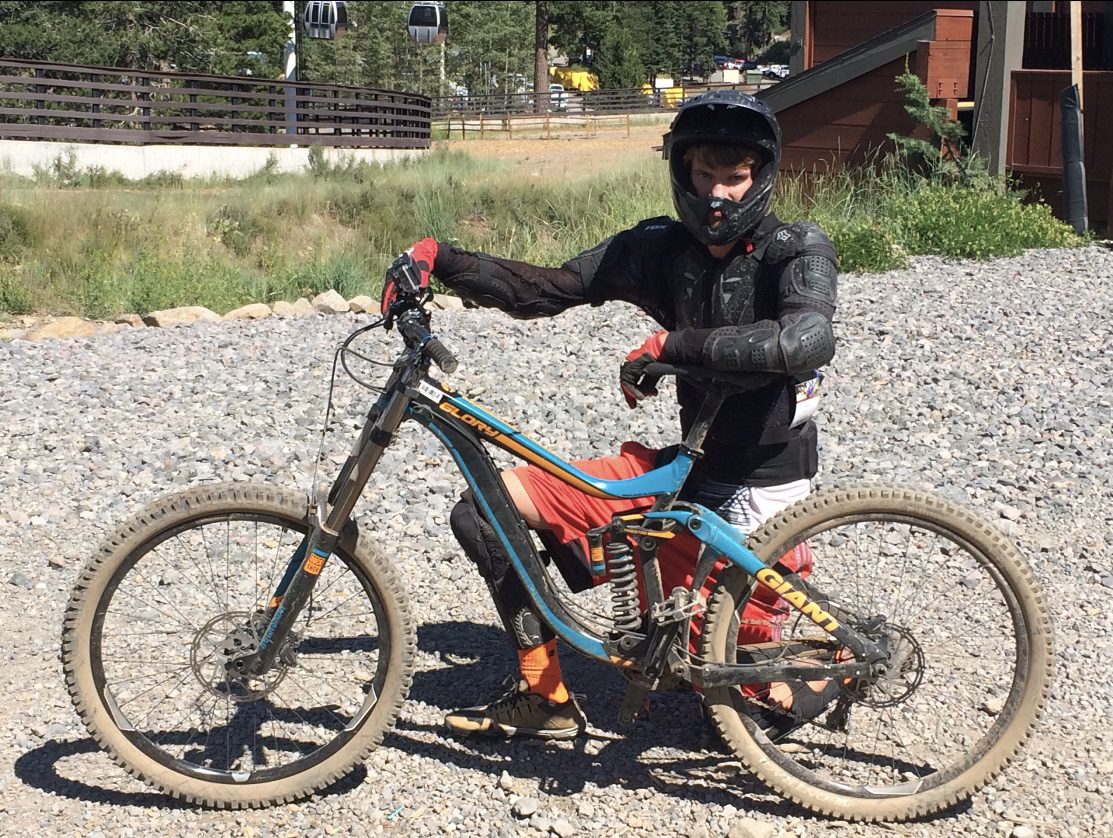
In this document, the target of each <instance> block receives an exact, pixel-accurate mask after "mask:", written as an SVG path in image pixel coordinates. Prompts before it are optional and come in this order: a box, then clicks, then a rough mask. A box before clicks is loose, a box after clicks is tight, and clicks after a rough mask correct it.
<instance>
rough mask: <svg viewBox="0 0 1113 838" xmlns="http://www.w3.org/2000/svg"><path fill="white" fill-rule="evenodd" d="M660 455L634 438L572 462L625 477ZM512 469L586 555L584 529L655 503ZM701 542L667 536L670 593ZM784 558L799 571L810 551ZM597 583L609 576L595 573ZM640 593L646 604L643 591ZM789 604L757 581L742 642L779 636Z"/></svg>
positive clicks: (695, 631)
mask: <svg viewBox="0 0 1113 838" xmlns="http://www.w3.org/2000/svg"><path fill="white" fill-rule="evenodd" d="M656 459H657V451H655V450H653V449H651V448H646V447H645V446H644V445H640V444H638V443H636V442H625V443H623V444H622V446H621V448H620V449H619V454H618V456H616V457H602V458H599V459H595V460H578V461H576V462H574V463H572V465H574V466H575V467H576V468H578V469H579V470H580V471H582V472H584V473H585V474H590V475H591V476H593V477H599V478H602V479H605V480H625V479H627V478H630V477H637V476H638V475H641V474H645V473H646V472H647V471H651V470H652V469H653V468H654V466H655V464H656ZM514 474H515V475H516V476H517V477H518V479H519V480H520V481H521V482H522V486H523V488H524V489H525V491H526V494H528V495H529V498H530V500H531V501H533V504H534V506H536V507H537V512H538V514H539V516H540V517H541V520H542V521H544V522H545V523H546V524H548V526H549V528H550V529H551V530H552V531H553V534H554V536H556V538H557V540H558V541H560V543H561V544H569V543H571V542H574V541H580V542H581V546H582V548H583V549H582V552H581V555H584V556H586V555H588V550H587V542H586V538H585V534H586V533H587V531H588V530H592V529H595V528H596V527H601V526H603V525H604V524H606V523H607V522H609V521H610V520H611V518H613V517H614V516H616V515H622V514H625V513H627V512H632V511H635V510H644V509H648V508H649V507H650V506H651V505H652V504H653V500H654V499H653V498H652V497H645V498H635V499H633V500H624V499H613V500H610V499H606V498H596V497H592V496H590V495H587V494H584V493H583V492H581V491H579V490H578V489H574V488H572V487H571V486H569V485H568V484H567V483H564V482H562V481H561V480H560V479H559V478H557V477H555V476H554V475H551V474H549V473H548V472H547V471H542V470H541V469H539V468H536V467H535V466H523V467H521V468H516V469H514ZM698 548H699V541H698V540H697V539H696V538H694V537H693V536H692V535H691V534H689V533H687V532H680V533H679V534H678V535H677V536H676V537H675V538H671V539H668V540H666V541H663V542H662V544H661V548H660V549H659V550H658V553H657V557H658V565H659V566H660V568H661V587H662V590H663V591H664V592H665V594H666V595H667V594H668V593H669V592H671V591H672V590H673V588H677V587H683V588H687V587H690V586H691V584H692V579H693V577H694V573H695V567H696V554H697V552H698ZM780 560H781V562H783V563H784V564H785V565H786V566H788V567H789V568H791V569H792V570H793V571H794V572H796V573H799V574H800V575H801V576H807V575H808V574H809V573H810V572H811V552H810V551H809V550H808V546H807V545H806V544H801V545H799V546H798V547H796V548H795V549H794V550H792V551H791V552H790V553H788V554H786V555H784V556H782V557H781V559H780ZM722 566H723V562H720V563H719V564H718V565H716V567H715V570H714V571H713V572H712V574H711V576H710V578H709V579H708V580H707V582H706V583H704V585H703V586H702V587H701V589H700V593H702V594H703V596H704V597H708V596H710V592H711V589H712V588H713V587H714V584H715V576H716V573H717V572H719V570H720V569H721V568H722ZM594 581H595V583H596V584H599V583H600V582H603V581H605V578H595V580H594ZM641 594H642V604H643V608H644V603H645V592H644V590H643V591H642V592H641ZM788 610H789V607H788V604H787V603H786V602H785V601H784V600H782V599H780V598H779V597H778V596H777V595H776V594H774V593H772V592H771V591H770V590H769V589H768V588H766V587H764V586H758V588H757V590H756V591H755V592H754V594H753V596H752V597H751V598H750V600H749V603H748V604H747V605H746V607H745V609H743V612H742V614H741V615H740V620H739V623H740V629H739V635H738V642H739V643H760V642H763V641H767V640H776V639H779V636H780V624H781V623H783V622H784V620H785V618H786V617H787V615H788ZM701 625H702V621H701V620H698V619H697V620H693V621H692V642H691V645H690V647H689V648H690V649H691V651H692V652H695V651H696V650H697V647H698V642H697V641H698V639H699V632H700V628H701Z"/></svg>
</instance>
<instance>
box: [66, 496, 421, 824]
mask: <svg viewBox="0 0 1113 838" xmlns="http://www.w3.org/2000/svg"><path fill="white" fill-rule="evenodd" d="M308 529H309V526H308V522H307V518H306V503H305V498H304V497H303V496H299V495H296V494H294V493H291V492H285V491H281V490H277V489H274V488H271V487H266V486H252V485H245V484H228V485H222V486H214V487H208V488H200V489H192V490H189V491H186V492H182V493H180V494H176V495H172V496H170V497H168V498H166V499H164V500H161V501H158V502H156V503H155V504H153V505H152V506H149V507H148V508H147V509H145V510H143V511H142V512H141V513H139V515H137V516H136V517H135V518H134V519H133V520H132V521H130V522H129V523H128V524H126V525H125V526H124V527H123V528H122V529H121V530H120V532H119V533H118V534H117V535H115V536H114V537H112V538H111V539H109V540H108V541H107V542H106V543H105V545H104V546H103V547H102V548H101V550H100V551H99V553H98V555H97V556H95V557H94V558H93V560H92V561H91V562H90V563H89V565H88V566H87V567H86V568H85V571H84V572H83V573H82V575H81V578H80V579H79V581H78V583H77V585H76V587H75V590H74V593H73V595H72V597H71V599H70V603H69V607H68V608H67V611H66V619H65V628H64V632H63V638H62V658H63V664H64V668H65V674H66V681H67V685H68V687H69V690H70V694H71V696H72V698H73V701H74V704H75V706H76V707H77V710H78V713H79V714H80V715H81V717H82V719H83V720H84V722H85V724H86V726H87V727H88V728H89V731H90V732H91V733H92V734H93V736H94V738H95V739H96V740H97V742H98V743H99V744H100V745H101V746H102V747H104V748H105V749H106V750H107V751H108V752H109V753H110V754H111V755H112V756H113V757H114V758H115V759H116V760H117V761H118V762H119V763H121V764H122V765H123V766H124V767H125V768H127V769H128V770H129V771H131V772H132V773H133V774H135V775H137V776H138V777H140V778H141V779H144V780H146V781H147V782H149V783H151V784H153V785H155V786H157V787H158V788H160V789H163V790H164V791H167V792H169V793H170V794H172V795H174V796H175V797H182V798H185V799H187V800H193V801H198V802H201V803H205V804H208V805H214V806H222V807H223V806H228V807H245V806H266V805H270V804H272V803H277V802H283V801H288V800H294V799H296V798H300V797H303V796H305V795H307V794H309V793H311V792H313V791H315V790H317V789H320V788H323V787H325V786H327V785H329V784H331V783H332V782H334V781H335V780H337V779H338V778H340V777H341V776H343V775H344V774H345V773H347V772H348V771H349V770H350V769H351V768H352V767H353V766H354V765H355V764H356V763H358V762H359V761H361V760H362V759H363V758H364V757H365V756H366V754H367V753H368V752H369V751H370V750H371V749H372V748H373V747H375V746H376V745H377V744H378V743H379V742H380V741H381V740H382V737H383V735H384V733H385V732H386V730H387V729H388V728H389V726H390V725H391V724H392V723H393V721H394V719H395V718H396V716H397V714H398V711H399V708H400V707H401V704H402V701H403V700H404V698H405V694H406V691H407V689H408V688H409V684H410V680H411V677H412V670H413V656H414V644H415V639H414V631H413V626H412V622H411V618H410V614H409V609H408V605H407V603H406V599H405V595H404V592H403V590H402V587H401V585H400V584H399V583H398V580H397V578H396V577H395V574H394V571H393V570H392V568H391V567H390V566H389V565H388V564H387V563H386V561H384V560H383V559H382V558H381V557H380V556H379V555H377V554H376V553H373V552H372V551H371V550H369V549H368V548H367V546H366V545H364V544H359V543H357V540H356V538H355V537H354V535H353V536H351V537H348V538H343V539H342V540H341V543H340V544H339V545H338V546H337V548H336V549H335V551H334V552H333V554H332V556H331V557H330V559H329V560H328V562H327V563H326V564H325V567H324V569H323V570H322V572H321V575H320V578H319V579H318V581H317V584H316V586H315V587H314V589H313V592H312V594H311V597H310V599H309V601H308V602H307V604H306V605H305V607H304V608H303V610H302V612H301V614H300V615H299V617H298V620H297V621H296V623H295V625H294V627H293V631H292V632H291V634H290V636H289V637H288V638H287V639H286V641H285V642H284V643H283V645H282V646H281V647H280V651H279V657H278V660H277V662H276V664H275V666H274V667H273V668H272V669H271V670H270V671H269V672H267V673H266V674H265V675H263V676H262V677H260V678H253V679H247V678H241V677H235V676H233V675H232V674H230V670H229V669H228V668H227V667H226V666H225V663H226V661H228V660H229V658H231V657H232V656H234V655H236V654H239V653H241V652H242V651H243V650H245V649H249V648H251V646H252V644H254V643H256V642H257V641H258V638H259V635H260V633H261V632H262V631H263V630H264V629H265V626H266V622H265V620H264V619H262V618H261V617H260V616H259V615H260V614H261V612H262V610H263V609H265V608H266V606H267V604H268V600H269V598H270V596H271V593H272V592H273V591H274V589H275V587H276V585H277V584H278V581H279V579H281V577H282V574H283V572H284V571H285V570H286V567H287V565H288V564H289V562H290V559H291V557H292V556H294V555H295V553H296V552H297V550H298V548H299V546H300V545H301V544H302V542H303V540H304V538H305V536H306V534H307V532H308Z"/></svg>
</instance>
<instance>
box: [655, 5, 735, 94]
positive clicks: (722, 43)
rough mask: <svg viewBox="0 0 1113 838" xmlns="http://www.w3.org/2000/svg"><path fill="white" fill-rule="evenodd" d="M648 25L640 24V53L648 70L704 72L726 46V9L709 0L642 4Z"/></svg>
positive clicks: (673, 73)
mask: <svg viewBox="0 0 1113 838" xmlns="http://www.w3.org/2000/svg"><path fill="white" fill-rule="evenodd" d="M641 5H642V6H643V7H644V9H645V12H646V14H647V16H648V20H647V21H645V23H646V24H648V25H643V26H641V27H639V31H640V33H641V35H642V38H643V40H642V42H640V43H638V49H639V52H640V53H641V54H642V55H643V57H645V58H646V64H647V68H646V69H647V70H649V71H650V72H664V73H668V74H670V75H674V76H686V75H701V74H704V73H706V72H708V71H709V70H710V69H711V68H712V66H713V58H712V56H714V55H715V54H716V53H719V52H722V51H723V50H724V49H725V48H726V8H725V6H724V5H723V3H720V2H708V0H688V2H675V1H674V0H658V2H651V3H645V4H641Z"/></svg>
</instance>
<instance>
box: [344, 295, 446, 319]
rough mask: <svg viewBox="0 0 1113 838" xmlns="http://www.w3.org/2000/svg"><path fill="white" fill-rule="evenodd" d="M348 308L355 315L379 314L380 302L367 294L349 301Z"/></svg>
mask: <svg viewBox="0 0 1113 838" xmlns="http://www.w3.org/2000/svg"><path fill="white" fill-rule="evenodd" d="M434 299H435V298H434ZM348 308H350V309H351V310H352V312H353V313H354V314H378V313H379V301H378V300H373V299H371V298H370V297H368V296H367V295H366V294H360V295H359V296H358V297H352V298H351V299H350V300H348Z"/></svg>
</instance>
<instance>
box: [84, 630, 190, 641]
mask: <svg viewBox="0 0 1113 838" xmlns="http://www.w3.org/2000/svg"><path fill="white" fill-rule="evenodd" d="M179 633H180V632H176V631H169V630H167V629H161V630H159V629H155V630H152V631H121V632H119V633H117V632H114V631H102V632H101V634H100V636H101V638H102V639H105V640H107V639H109V638H113V637H128V638H131V637H152V636H154V635H164V634H179Z"/></svg>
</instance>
